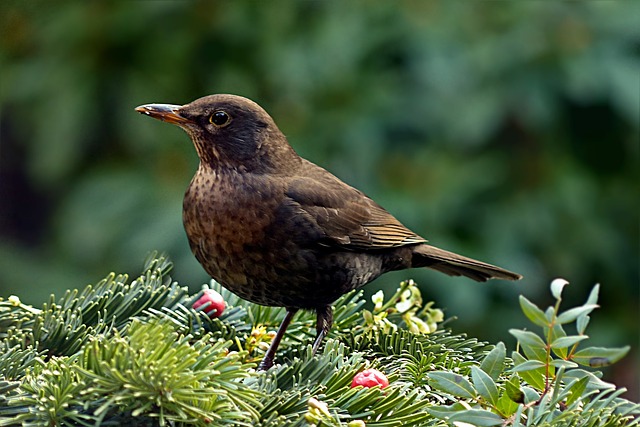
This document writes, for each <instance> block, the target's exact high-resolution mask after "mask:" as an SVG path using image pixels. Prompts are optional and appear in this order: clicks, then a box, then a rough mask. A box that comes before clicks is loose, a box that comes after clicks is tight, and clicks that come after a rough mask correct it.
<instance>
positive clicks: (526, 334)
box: [509, 329, 546, 348]
mask: <svg viewBox="0 0 640 427" xmlns="http://www.w3.org/2000/svg"><path fill="white" fill-rule="evenodd" d="M509 333H510V334H511V335H513V336H514V337H516V339H517V340H518V342H519V343H520V344H526V345H529V346H533V347H541V348H546V344H545V342H544V341H543V340H542V338H540V336H539V335H537V334H535V333H533V332H530V331H524V330H522V329H509Z"/></svg>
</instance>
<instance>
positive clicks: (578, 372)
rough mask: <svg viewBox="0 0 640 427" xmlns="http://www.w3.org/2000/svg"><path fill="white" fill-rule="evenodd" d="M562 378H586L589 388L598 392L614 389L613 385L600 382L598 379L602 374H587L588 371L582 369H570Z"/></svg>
mask: <svg viewBox="0 0 640 427" xmlns="http://www.w3.org/2000/svg"><path fill="white" fill-rule="evenodd" d="M564 376H565V378H577V379H582V378H588V380H589V386H590V387H593V388H596V389H599V390H602V389H608V388H615V387H616V386H615V385H614V384H611V383H608V382H606V381H602V380H601V379H600V377H601V376H602V372H598V371H596V372H589V371H585V370H584V369H571V370H569V371H567V372H565V373H564Z"/></svg>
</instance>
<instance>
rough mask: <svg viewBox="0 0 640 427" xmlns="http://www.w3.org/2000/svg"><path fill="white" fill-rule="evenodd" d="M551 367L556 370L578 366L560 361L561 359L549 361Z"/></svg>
mask: <svg viewBox="0 0 640 427" xmlns="http://www.w3.org/2000/svg"><path fill="white" fill-rule="evenodd" d="M551 365H552V366H555V367H556V368H566V369H569V368H577V367H578V364H577V363H574V362H571V361H569V360H562V359H554V360H552V361H551Z"/></svg>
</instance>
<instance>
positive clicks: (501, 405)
mask: <svg viewBox="0 0 640 427" xmlns="http://www.w3.org/2000/svg"><path fill="white" fill-rule="evenodd" d="M519 406H520V405H518V404H517V403H516V402H514V401H513V400H511V398H509V396H508V395H507V393H506V391H505V392H504V393H503V394H502V395H501V396H500V399H498V404H497V405H496V410H497V411H498V412H499V413H500V414H501V415H502V416H503V417H505V418H506V417H509V416H511V415H513V414H514V413H515V412H516V411H517V410H518V407H519Z"/></svg>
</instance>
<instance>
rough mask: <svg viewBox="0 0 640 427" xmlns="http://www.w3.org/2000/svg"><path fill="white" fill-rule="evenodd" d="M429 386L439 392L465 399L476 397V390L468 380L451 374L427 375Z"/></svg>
mask: <svg viewBox="0 0 640 427" xmlns="http://www.w3.org/2000/svg"><path fill="white" fill-rule="evenodd" d="M429 385H431V386H432V387H434V388H436V389H438V390H440V391H444V392H447V393H450V394H452V395H454V396H458V397H462V398H465V399H472V398H474V397H475V396H476V390H475V389H474V388H473V386H472V385H471V383H470V382H469V380H467V379H466V378H465V377H463V376H462V375H458V374H454V373H453V372H447V371H436V372H431V373H429Z"/></svg>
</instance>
